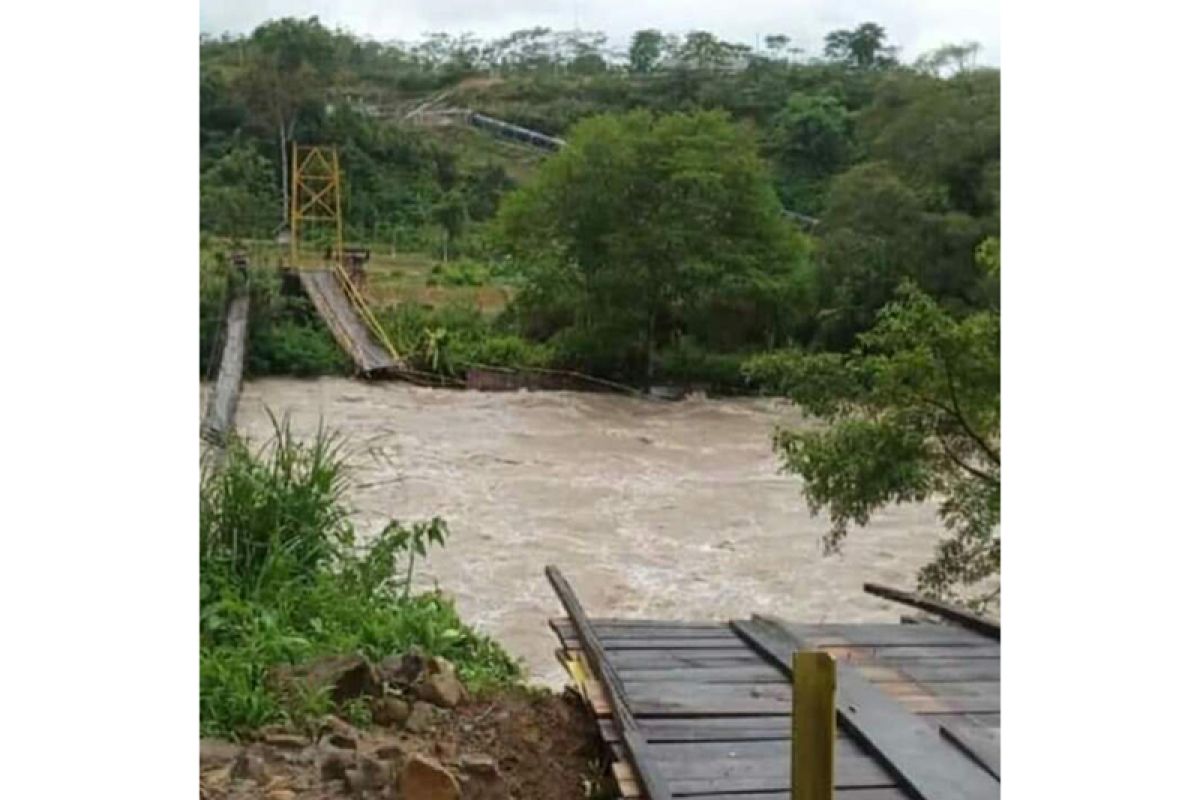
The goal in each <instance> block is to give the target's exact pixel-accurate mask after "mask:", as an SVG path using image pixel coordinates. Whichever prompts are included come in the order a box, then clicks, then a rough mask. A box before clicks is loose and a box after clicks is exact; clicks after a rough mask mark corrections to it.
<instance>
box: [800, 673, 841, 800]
mask: <svg viewBox="0 0 1200 800" xmlns="http://www.w3.org/2000/svg"><path fill="white" fill-rule="evenodd" d="M836 694H837V664H836V663H835V662H834V660H833V656H831V655H829V654H828V653H821V652H805V653H802V652H797V653H794V654H793V655H792V800H833V741H834V739H835V738H836V737H837V705H836V702H835V696H836Z"/></svg>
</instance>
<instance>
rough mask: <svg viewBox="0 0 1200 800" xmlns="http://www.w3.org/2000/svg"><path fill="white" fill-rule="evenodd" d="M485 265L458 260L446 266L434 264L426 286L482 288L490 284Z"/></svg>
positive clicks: (488, 273)
mask: <svg viewBox="0 0 1200 800" xmlns="http://www.w3.org/2000/svg"><path fill="white" fill-rule="evenodd" d="M491 277H492V276H491V273H490V271H489V270H488V267H487V265H486V264H482V263H480V262H478V261H471V260H467V259H460V260H458V261H451V262H449V263H447V264H435V265H434V267H433V269H432V270H431V271H430V274H429V278H428V279H427V280H426V285H427V286H483V285H484V284H486V283H488V282H490V280H491Z"/></svg>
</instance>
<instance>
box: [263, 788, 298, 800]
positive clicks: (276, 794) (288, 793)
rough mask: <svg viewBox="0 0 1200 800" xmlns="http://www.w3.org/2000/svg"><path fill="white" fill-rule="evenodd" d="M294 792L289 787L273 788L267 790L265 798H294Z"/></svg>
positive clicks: (272, 799) (282, 799)
mask: <svg viewBox="0 0 1200 800" xmlns="http://www.w3.org/2000/svg"><path fill="white" fill-rule="evenodd" d="M295 798H296V793H295V792H293V791H292V790H291V789H275V790H274V791H271V792H267V794H266V800H295Z"/></svg>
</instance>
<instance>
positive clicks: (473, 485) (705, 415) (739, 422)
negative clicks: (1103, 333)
mask: <svg viewBox="0 0 1200 800" xmlns="http://www.w3.org/2000/svg"><path fill="white" fill-rule="evenodd" d="M202 407H203V404H202ZM268 408H269V409H270V410H271V411H273V412H274V413H275V414H276V415H282V414H284V413H290V414H291V417H292V425H293V430H295V431H296V432H298V433H300V434H301V435H304V436H308V435H311V433H312V432H313V431H315V430H316V427H317V424H318V421H319V420H321V419H322V418H323V419H324V422H325V424H326V426H327V427H330V428H333V429H336V430H337V431H339V432H340V433H341V434H342V435H343V436H344V437H345V440H346V447H347V454H348V455H349V460H350V462H351V464H352V465H353V470H354V471H353V484H354V489H353V490H352V492H351V494H350V501H349V502H350V505H351V506H352V508H353V509H354V511H355V517H356V518H355V522H356V524H357V526H358V528H359V531H360V534H363V535H370V534H373V533H374V532H377V531H378V530H380V529H381V528H382V527H383V526H384V524H386V522H387V521H388V520H389V519H391V518H396V519H398V520H400V521H402V522H404V521H411V520H418V519H426V518H429V517H432V516H435V515H438V516H441V517H443V518H445V519H446V521H447V523H448V524H449V528H450V538H449V541H448V547H447V548H446V549H445V550H438V551H437V552H435V553H434V554H433V555H432V557H431V558H430V559H429V561H428V562H426V564H425V565H423V567H422V572H421V574H420V575H419V580H420V582H421V583H422V585H425V586H428V585H432V582H433V578H434V576H436V582H437V585H438V586H439V587H440V588H441V589H443V590H444V591H447V592H448V593H450V594H451V595H453V597H454V598H455V600H456V601H457V603H458V607H459V610H460V611H461V613H462V615H463V617H464V618H465V619H466V620H467V621H469V622H470V623H472V624H474V625H476V626H477V627H479V628H481V629H482V630H484V631H486V632H487V633H489V634H491V635H492V636H494V637H496V638H497V639H498V640H499V641H500V642H501V643H502V644H503V645H504V646H505V647H506V648H507V649H508V650H509V651H510V652H512V653H513V654H515V655H517V656H519V657H520V658H522V659H523V660H524V661H525V663H526V665H527V667H528V669H529V673H530V676H531V677H532V678H533V679H534V680H536V681H539V682H542V683H549V684H555V685H557V684H561V683H563V682H564V681H565V677H566V676H565V673H564V672H563V671H562V669H561V668H560V667H559V666H558V664H557V663H556V661H555V659H554V647H555V643H556V640H555V638H554V637H553V635H552V634H551V633H550V632H549V629H548V627H547V624H546V621H547V619H548V618H550V617H552V616H559V615H561V613H562V610H561V608H560V607H559V604H558V601H557V598H556V597H555V595H554V592H553V591H552V590H551V589H550V586H549V584H548V583H547V582H546V579H545V577H544V574H543V568H544V567H545V565H546V564H551V563H552V564H557V565H558V566H559V567H560V568H561V569H562V571H563V573H564V574H565V575H566V576H567V578H568V579H569V580H570V581H571V583H572V584H573V585H574V587H575V590H576V592H577V593H578V594H579V596H580V598H581V600H582V601H583V603H584V607H585V608H586V609H587V611H588V613H589V614H590V615H592V616H595V617H605V616H622V617H638V616H642V617H653V618H659V619H678V620H685V619H686V620H725V619H729V618H745V617H747V616H749V615H750V614H751V613H770V614H778V615H781V616H785V617H789V618H793V619H801V620H805V621H811V622H821V621H830V622H832V621H837V622H859V621H884V622H895V621H897V619H898V615H899V613H900V609H899V607H898V606H896V605H895V604H893V603H889V602H887V601H885V600H881V599H879V598H874V597H871V596H869V595H867V594H865V593H863V591H862V584H863V582H864V581H877V582H880V583H887V584H892V585H897V586H911V585H912V584H913V581H914V577H915V574H916V571H917V569H918V568H919V567H920V566H921V565H922V564H924V563H926V562H927V561H929V560H930V559H931V557H932V555H933V548H934V545H935V543H936V541H937V539H938V537H939V535H940V531H941V526H940V525H939V523H938V520H937V517H936V514H935V513H934V510H933V508H932V507H931V506H928V505H925V506H900V507H892V508H888V509H886V510H885V511H883V512H881V513H880V514H878V515H877V516H876V518H875V520H874V521H873V522H872V523H871V525H870V526H869V527H868V528H866V529H863V530H852V531H851V533H850V536H849V537H848V538H847V540H846V543H845V546H844V548H843V553H842V554H840V555H837V556H831V557H825V556H822V554H821V547H820V538H821V535H822V534H823V533H824V532H825V530H826V529H827V520H825V519H822V518H812V517H810V516H809V513H808V510H807V508H806V506H805V504H804V500H803V497H802V496H801V494H800V482H799V479H798V478H796V477H794V476H788V475H782V474H780V473H779V469H778V463H779V462H778V459H777V458H776V457H775V455H774V454H773V453H772V451H771V441H770V440H771V432H772V430H773V428H774V427H775V425H777V424H779V423H786V424H789V425H801V424H804V423H803V421H802V419H801V418H800V416H799V415H798V413H797V412H796V410H795V409H794V408H791V407H789V406H788V405H786V404H785V403H783V402H781V401H777V400H767V399H731V400H703V399H694V400H692V399H689V400H685V401H682V402H679V403H660V402H653V401H649V400H643V399H638V398H632V397H627V396H620V395H601V394H581V393H573V392H531V393H526V392H517V393H478V392H461V391H449V390H437V389H423V388H419V387H414V386H409V385H407V384H401V383H386V384H385V383H376V384H369V383H364V382H359V381H354V380H349V379H340V378H323V379H319V380H298V379H264V380H255V381H249V382H247V383H246V385H245V388H244V390H243V393H242V399H241V404H240V406H239V409H238V416H237V425H238V428H239V430H240V431H241V432H242V433H243V434H245V435H248V436H250V437H251V438H252V439H254V440H256V441H262V440H264V439H266V438H267V437H268V436H269V435H270V431H271V428H270V420H269V418H268V416H267V409H268Z"/></svg>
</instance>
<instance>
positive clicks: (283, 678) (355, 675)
mask: <svg viewBox="0 0 1200 800" xmlns="http://www.w3.org/2000/svg"><path fill="white" fill-rule="evenodd" d="M271 680H272V682H273V683H277V684H279V683H282V684H283V685H284V686H286V685H288V684H291V683H295V682H301V683H303V684H304V685H305V686H307V687H308V689H309V690H310V691H312V690H319V689H322V688H325V687H328V688H329V690H330V694H329V696H330V698H331V699H332V700H333V702H335V703H339V704H340V703H344V702H346V701H348V700H353V699H354V698H356V697H368V696H369V697H377V696H378V695H379V693H380V691H381V683H380V680H379V672H378V670H377V669H376V668H375V665H373V664H372V663H371V662H370V661H368V660H367V659H366V658H364V657H363V656H360V655H345V656H325V657H324V658H318V659H316V660H314V661H310V662H308V663H306V664H297V665H294V666H290V667H283V668H277V669H276V670H275V671H274V672H273V673H272V678H271Z"/></svg>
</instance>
